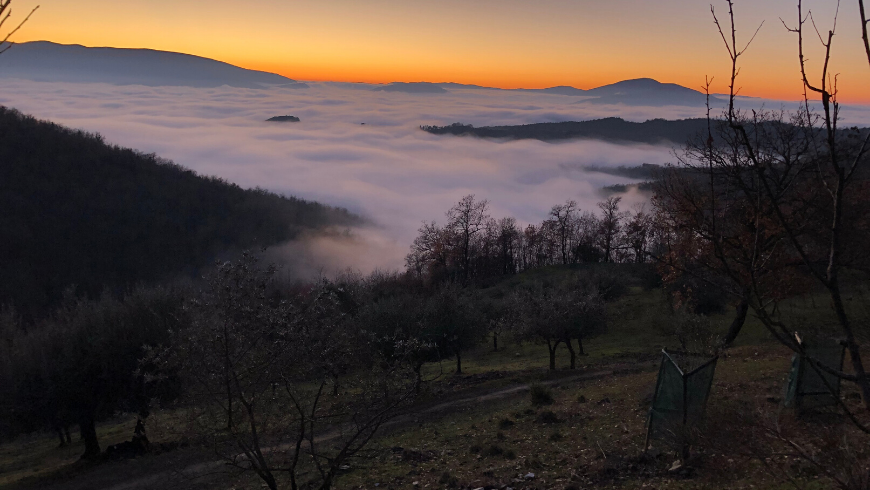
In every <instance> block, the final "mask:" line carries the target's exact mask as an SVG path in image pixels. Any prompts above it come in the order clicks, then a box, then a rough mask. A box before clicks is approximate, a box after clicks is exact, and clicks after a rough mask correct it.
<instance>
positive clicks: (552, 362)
mask: <svg viewBox="0 0 870 490" xmlns="http://www.w3.org/2000/svg"><path fill="white" fill-rule="evenodd" d="M558 347H559V342H556V343H552V342H550V340H549V339H547V350H548V351H550V371H555V370H556V348H558Z"/></svg>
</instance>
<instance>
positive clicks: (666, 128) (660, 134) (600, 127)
mask: <svg viewBox="0 0 870 490" xmlns="http://www.w3.org/2000/svg"><path fill="white" fill-rule="evenodd" d="M420 129H422V130H423V131H426V132H429V133H432V134H453V135H457V136H459V135H470V136H477V137H480V138H510V139H538V140H543V141H550V140H562V139H572V138H591V139H601V140H607V141H627V142H635V143H651V144H658V143H664V142H670V143H677V144H680V145H682V144H684V143H685V142H686V141H688V140H689V139H690V138H692V137H694V136H697V135H698V134H706V133H707V120H706V119H681V120H676V121H668V120H665V119H652V120H649V121H646V122H642V123H637V122H631V121H626V120H624V119H621V118H618V117H608V118H604V119H595V120H592V121H580V122H577V121H567V122H553V123H536V124H523V125H521V126H486V127H480V128H476V127H474V126H472V125H470V124H467V125H466V124H461V123H454V124H452V125H450V126H421V127H420Z"/></svg>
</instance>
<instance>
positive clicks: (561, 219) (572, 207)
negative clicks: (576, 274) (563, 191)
mask: <svg viewBox="0 0 870 490" xmlns="http://www.w3.org/2000/svg"><path fill="white" fill-rule="evenodd" d="M576 213H577V202H576V201H566V202H565V204H557V205H555V206H553V209H551V210H550V219H551V220H552V221H553V225H554V228H555V230H556V233H557V234H558V237H559V252H560V254H561V256H562V263H563V264H567V263H568V261H569V259H570V257H571V249H572V248H573V247H572V243H571V238H572V237H573V235H574V223H575V214H576Z"/></svg>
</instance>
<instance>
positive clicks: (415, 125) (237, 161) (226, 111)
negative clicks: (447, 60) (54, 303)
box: [0, 80, 868, 272]
mask: <svg viewBox="0 0 870 490" xmlns="http://www.w3.org/2000/svg"><path fill="white" fill-rule="evenodd" d="M310 85H311V88H308V89H282V88H274V89H268V90H256V89H242V88H231V87H221V88H210V89H202V88H187V87H144V86H115V85H108V84H69V83H41V82H32V81H24V80H5V81H4V86H3V91H2V93H0V104H2V105H5V106H8V107H14V108H17V109H18V110H20V111H22V112H24V113H27V114H31V115H34V116H36V117H38V118H41V119H48V120H51V121H54V122H57V123H60V124H64V125H66V126H69V127H73V128H79V129H83V130H86V131H91V132H98V133H100V134H102V135H103V136H104V137H105V139H106V140H107V141H108V142H110V143H113V144H118V145H121V146H125V147H132V148H135V149H138V150H141V151H143V152H147V153H152V152H153V153H156V154H158V155H160V156H162V157H165V158H168V159H171V160H173V161H175V162H176V163H178V164H180V165H182V166H185V167H188V168H191V169H193V170H196V171H197V172H199V173H202V174H207V175H216V176H219V177H222V178H224V179H226V180H228V181H231V182H235V183H237V184H239V185H241V186H243V187H255V186H259V187H263V188H266V189H269V190H271V191H275V192H278V193H283V194H287V195H294V196H298V197H302V198H306V199H313V200H317V201H321V202H324V203H328V204H333V205H338V206H344V207H347V208H349V209H350V210H352V211H354V212H357V213H359V214H362V215H364V216H366V217H367V218H369V219H370V220H371V221H372V223H373V225H372V226H371V227H369V228H366V229H361V230H353V233H352V234H351V235H347V234H344V233H333V234H324V235H320V236H317V237H309V239H307V240H304V241H302V242H297V243H292V244H288V245H285V246H283V247H278V248H277V249H276V251H275V252H276V253H280V254H281V255H282V256H283V257H284V259H286V260H288V261H289V262H291V263H292V264H293V265H294V266H295V268H296V269H298V268H299V267H305V268H307V269H306V270H308V271H318V270H324V271H327V272H328V271H335V270H339V269H343V268H346V267H353V268H356V269H359V270H362V271H363V272H367V271H369V270H372V269H374V268H387V269H395V268H400V267H402V265H403V259H404V256H405V254H406V253H407V250H408V246H409V245H410V243H411V241H412V240H413V238H414V236H416V232H417V229H418V228H419V226H420V223H421V222H422V221H431V220H436V221H439V222H443V221H444V213H445V212H446V211H447V209H448V208H450V206H451V205H452V204H453V203H455V202H456V201H458V200H459V199H460V198H461V197H462V196H464V195H467V194H475V195H476V196H477V197H478V198H480V199H488V200H489V201H490V203H491V204H490V206H491V214H492V215H493V216H495V217H501V216H508V215H509V216H514V217H516V218H517V219H518V220H519V221H520V222H521V223H529V222H535V223H537V222H540V221H541V220H542V219H544V218H545V217H546V214H547V212H548V210H549V209H550V208H551V207H552V206H553V205H554V204H558V203H561V202H564V201H566V200H569V199H573V200H576V201H577V202H578V203H580V206H581V208H582V209H589V210H594V209H595V203H596V202H598V201H600V200H601V199H602V194H601V192H600V189H601V188H602V187H604V186H607V185H612V184H621V183H629V182H631V180H629V179H623V178H620V177H615V176H612V175H605V174H601V173H591V172H586V171H584V170H583V168H584V167H586V166H593V165H594V166H599V167H616V166H620V165H626V166H634V165H640V164H642V163H653V164H665V163H668V162H672V161H674V156H673V149H672V148H671V147H669V146H652V145H643V144H633V145H616V144H610V143H605V142H600V141H567V142H560V143H545V142H541V141H532V140H523V141H490V140H481V139H474V138H467V137H452V136H435V135H431V134H428V133H426V132H424V131H421V130H420V129H419V126H420V125H421V124H427V125H428V124H434V125H444V124H450V123H453V122H463V123H471V124H474V125H476V126H481V125H496V124H498V125H501V124H526V123H534V122H554V121H568V120H586V119H593V118H600V117H609V116H618V117H622V118H625V119H627V120H632V121H644V120H647V119H652V118H668V119H676V118H688V117H702V116H703V115H704V112H705V109H704V108H699V107H676V106H675V107H630V106H623V105H619V106H614V105H600V104H591V103H583V102H582V101H580V99H578V98H574V97H569V96H561V95H546V94H536V93H527V92H515V91H497V90H475V89H463V90H451V93H449V94H405V93H395V92H375V91H372V90H371V86H369V85H361V84H360V85H357V84H339V83H311V84H310ZM867 114H868V111H867V110H866V109H862V108H859V109H856V110H855V111H852V112H849V111H846V112H845V113H844V115H845V116H846V119H847V120H848V119H849V118H852V119H855V120H861V119H862V118H863V119H865V120H866V116H867ZM279 115H293V116H298V117H299V118H301V120H302V121H301V122H299V123H267V122H265V120H266V119H268V118H269V117H272V116H279ZM642 199H643V198H642V197H641V196H638V195H627V196H625V202H626V208H628V207H630V206H631V205H634V204H637V203H638V202H640V201H642Z"/></svg>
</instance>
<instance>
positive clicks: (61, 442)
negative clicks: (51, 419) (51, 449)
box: [54, 425, 67, 447]
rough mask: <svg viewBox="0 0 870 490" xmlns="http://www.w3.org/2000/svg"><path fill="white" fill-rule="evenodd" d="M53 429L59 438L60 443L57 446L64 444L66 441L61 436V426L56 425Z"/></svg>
mask: <svg viewBox="0 0 870 490" xmlns="http://www.w3.org/2000/svg"><path fill="white" fill-rule="evenodd" d="M54 430H55V432H57V437H58V438H59V439H60V445H59V446H58V447H64V446H66V444H67V442H66V439H64V438H63V429H62V428H61V426H59V425H56V426H55V427H54Z"/></svg>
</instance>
